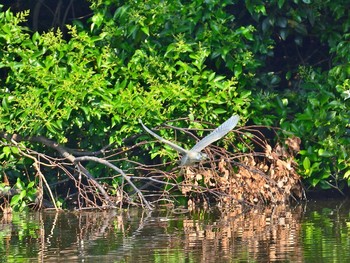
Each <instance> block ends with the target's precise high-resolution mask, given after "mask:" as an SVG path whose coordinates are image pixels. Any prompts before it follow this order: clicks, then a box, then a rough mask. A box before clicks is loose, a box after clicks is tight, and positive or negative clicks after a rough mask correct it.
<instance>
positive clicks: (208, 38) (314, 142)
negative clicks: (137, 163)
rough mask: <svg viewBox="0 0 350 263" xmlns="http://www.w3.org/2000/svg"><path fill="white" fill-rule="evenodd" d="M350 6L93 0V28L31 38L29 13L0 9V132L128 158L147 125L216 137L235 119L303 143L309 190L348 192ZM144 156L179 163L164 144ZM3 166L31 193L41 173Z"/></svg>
mask: <svg viewBox="0 0 350 263" xmlns="http://www.w3.org/2000/svg"><path fill="white" fill-rule="evenodd" d="M349 7H350V3H344V1H340V0H338V1H324V0H322V1H321V0H315V1H311V0H303V1H301V0H293V1H284V0H271V1H265V2H262V1H254V0H245V1H230V0H224V1H222V0H221V1H218V0H212V1H200V0H195V1H167V0H163V1H160V0H149V1H118V0H109V1H99V0H91V1H90V8H91V10H92V14H91V17H90V18H89V19H88V20H87V21H83V22H82V21H80V20H79V19H76V20H74V21H73V22H72V23H69V24H67V26H66V27H65V28H64V29H65V30H59V29H56V30H50V31H46V32H44V33H39V32H33V31H31V30H29V29H28V28H26V27H24V26H23V25H24V22H25V21H26V17H27V16H28V14H29V13H28V12H27V11H24V12H20V13H16V14H14V13H12V12H11V11H10V10H1V13H0V46H1V48H0V76H1V78H0V101H1V108H0V132H2V133H4V132H6V133H10V134H11V133H17V134H20V135H21V136H38V135H40V136H44V137H47V138H50V139H53V140H55V141H57V142H59V143H62V144H65V145H67V146H68V147H71V148H77V149H83V150H91V151H93V150H98V149H101V148H102V147H104V146H106V145H107V144H109V143H115V144H116V145H118V146H124V144H125V141H124V139H125V138H132V136H133V135H135V134H137V133H140V131H141V128H140V126H139V124H138V119H139V118H142V119H143V120H144V122H145V123H147V125H149V126H150V127H156V126H158V125H161V124H163V123H164V122H165V121H168V120H175V119H181V118H187V119H188V120H194V119H196V120H200V121H205V122H207V123H213V124H215V125H219V124H220V123H222V122H223V121H224V120H225V119H227V118H229V117H230V116H231V115H232V114H239V115H240V116H241V118H242V120H241V123H240V125H244V124H245V123H249V124H258V125H269V126H273V127H278V128H281V130H280V131H281V132H280V134H279V135H280V137H279V138H280V139H282V138H283V136H291V135H295V136H298V137H300V138H301V141H302V150H301V152H300V154H299V155H298V162H299V168H300V169H299V173H300V174H301V175H302V176H303V178H304V180H305V183H306V185H307V186H311V187H320V188H323V189H329V188H336V189H338V190H344V189H346V188H347V186H348V184H349V176H350V160H349V159H350V158H349V155H350V124H349V122H350V107H349V102H350V99H349V98H350V79H349V76H350V75H349V74H350V64H349V59H350V41H349V40H350V33H349V28H350V17H349V12H348V10H350V9H349ZM63 32H64V33H63ZM205 122H204V123H205ZM174 123H175V124H174V125H177V126H182V127H189V125H190V127H194V128H203V127H202V125H201V124H199V123H193V122H185V121H177V122H174ZM204 128H205V127H204ZM161 136H163V137H165V138H173V137H174V134H172V131H169V130H165V131H161ZM178 140H179V141H182V142H183V143H184V144H185V145H186V144H188V143H189V142H190V141H188V140H186V139H185V137H184V138H181V137H180V138H178ZM27 145H29V144H27ZM30 148H31V149H33V150H35V151H38V152H45V151H50V150H48V149H45V148H44V147H43V146H41V145H38V144H32V145H30ZM149 151H150V154H151V157H152V158H154V157H156V156H158V157H161V158H162V160H173V159H174V158H176V155H169V152H165V151H164V149H163V147H158V146H157V145H156V144H155V145H153V147H152V148H151V149H149ZM130 158H131V157H130ZM135 158H136V157H135ZM137 158H139V159H138V160H141V161H142V158H147V157H145V156H140V157H137ZM0 162H1V166H0V170H1V171H0V177H2V176H3V175H4V174H6V175H7V176H8V178H9V179H10V182H11V183H12V184H14V183H16V182H17V188H19V189H27V191H34V190H33V189H34V184H33V182H31V183H30V181H31V180H30V179H28V174H29V175H30V176H33V178H34V174H31V171H33V170H32V168H31V163H32V161H31V160H28V159H26V158H23V156H21V155H20V154H19V152H18V150H17V149H16V148H14V147H10V146H9V145H8V144H7V142H6V141H5V140H3V141H2V142H1V144H0ZM123 168H124V167H123ZM23 171H26V172H23ZM47 175H48V177H50V171H47ZM95 176H96V177H98V176H99V175H98V173H97V174H95ZM52 178H55V175H54V174H52ZM52 180H54V179H52ZM1 187H2V188H3V187H5V186H4V185H3V184H2V185H1Z"/></svg>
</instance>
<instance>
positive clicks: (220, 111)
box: [213, 108, 227, 114]
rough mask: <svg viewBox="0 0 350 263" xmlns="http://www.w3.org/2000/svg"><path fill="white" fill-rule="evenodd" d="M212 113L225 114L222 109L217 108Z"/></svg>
mask: <svg viewBox="0 0 350 263" xmlns="http://www.w3.org/2000/svg"><path fill="white" fill-rule="evenodd" d="M213 112H214V113H216V114H223V113H225V112H227V110H225V109H222V108H217V109H214V110H213Z"/></svg>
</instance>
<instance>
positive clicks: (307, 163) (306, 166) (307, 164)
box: [303, 157, 311, 170]
mask: <svg viewBox="0 0 350 263" xmlns="http://www.w3.org/2000/svg"><path fill="white" fill-rule="evenodd" d="M310 165H311V163H310V159H309V158H308V157H305V158H304V160H303V167H304V169H305V170H308V169H310Z"/></svg>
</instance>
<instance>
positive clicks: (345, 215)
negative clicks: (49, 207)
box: [0, 201, 350, 262]
mask: <svg viewBox="0 0 350 263" xmlns="http://www.w3.org/2000/svg"><path fill="white" fill-rule="evenodd" d="M328 204H329V203H321V204H319V203H314V202H310V203H307V204H304V205H300V206H297V207H294V208H288V207H282V206H281V207H273V208H265V209H256V210H250V211H248V212H246V211H242V210H241V209H236V210H234V211H229V212H224V213H218V212H210V213H206V212H203V211H200V212H193V213H190V214H178V213H176V212H171V211H167V210H159V211H155V212H152V213H151V214H149V213H146V212H144V211H142V210H138V209H132V210H129V211H122V212H121V211H109V212H106V211H105V212H96V211H94V212H81V213H75V212H61V213H54V212H44V213H27V214H25V213H22V214H13V215H10V216H2V221H1V225H0V244H1V245H0V255H1V256H0V261H1V262H63V261H67V262H97V261H98V262H155V261H156V262H321V261H326V260H325V259H333V260H332V261H333V262H336V261H337V259H338V260H339V261H338V262H346V261H348V260H349V259H350V257H349V255H348V251H349V244H350V238H349V232H350V225H349V223H348V222H349V217H350V216H349V203H343V204H342V205H341V206H340V205H339V201H338V203H334V204H329V205H328ZM334 259H336V260H334Z"/></svg>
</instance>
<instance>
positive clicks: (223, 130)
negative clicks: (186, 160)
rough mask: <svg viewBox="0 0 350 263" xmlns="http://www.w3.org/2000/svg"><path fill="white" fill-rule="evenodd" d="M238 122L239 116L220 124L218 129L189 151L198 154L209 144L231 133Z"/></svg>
mask: <svg viewBox="0 0 350 263" xmlns="http://www.w3.org/2000/svg"><path fill="white" fill-rule="evenodd" d="M238 121H239V116H238V115H233V116H232V117H231V118H229V119H228V120H227V121H225V122H224V123H223V124H221V125H220V126H219V127H217V128H216V129H215V130H213V131H212V132H211V133H210V134H209V135H207V136H206V137H204V138H203V139H202V140H200V141H199V142H198V143H197V144H196V145H195V146H193V148H192V149H191V150H190V151H191V152H192V151H194V152H200V151H201V150H203V149H204V148H205V147H207V146H208V145H209V144H211V143H213V142H215V141H217V140H219V139H220V138H222V137H224V136H225V135H226V134H227V133H228V132H229V131H231V130H232V129H233V128H234V127H235V126H236V125H237V123H238Z"/></svg>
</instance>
